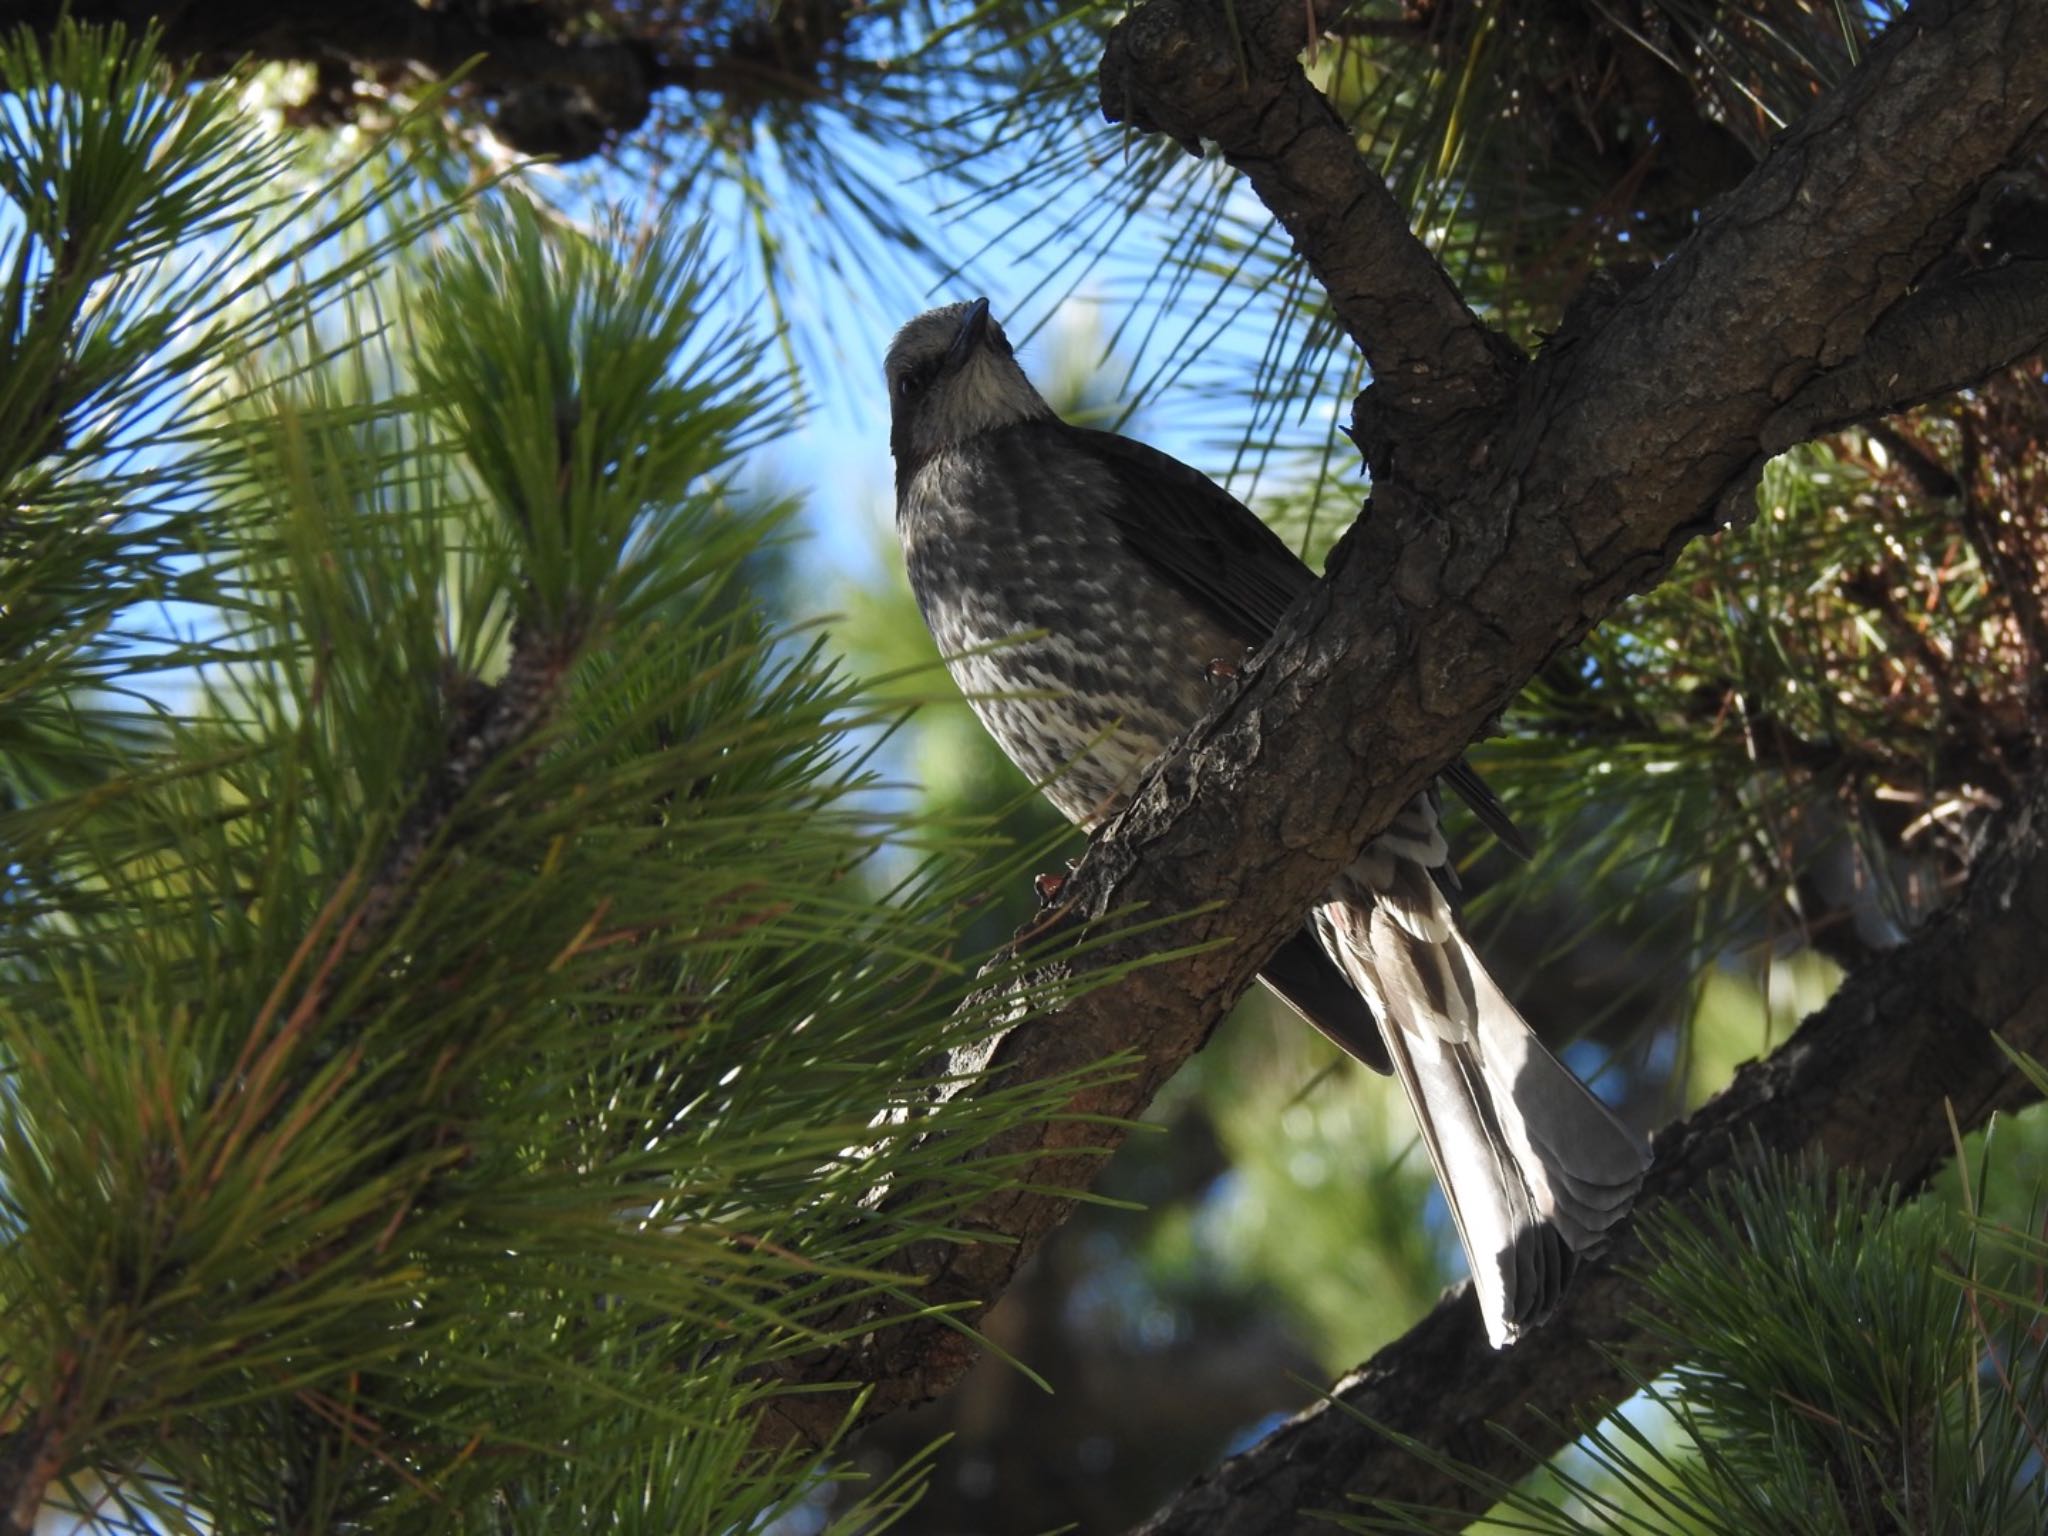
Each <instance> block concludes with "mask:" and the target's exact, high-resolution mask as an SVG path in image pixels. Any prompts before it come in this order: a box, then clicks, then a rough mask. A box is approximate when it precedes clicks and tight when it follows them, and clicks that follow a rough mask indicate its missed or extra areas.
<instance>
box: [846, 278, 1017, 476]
mask: <svg viewBox="0 0 2048 1536" xmlns="http://www.w3.org/2000/svg"><path fill="white" fill-rule="evenodd" d="M883 372H884V373H885V374H886V375H887V377H888V380H889V449H890V451H891V452H892V453H894V454H895V455H896V468H897V472H898V473H899V474H902V473H905V472H907V471H909V470H911V469H914V468H915V467H916V466H917V465H920V464H922V463H924V461H925V460H927V459H929V458H930V457H931V456H932V455H933V454H935V453H938V452H939V451H941V450H942V449H946V448H953V447H957V446H958V445H959V444H961V443H964V442H966V441H968V440H969V439H970V438H973V437H977V436H979V435H980V434H981V433H983V432H990V431H994V430H995V429H996V428H998V427H1007V426H1010V425H1012V424H1014V423H1016V422H1020V421H1030V420H1032V419H1034V418H1039V417H1046V416H1050V415H1052V414H1053V410H1052V407H1051V406H1049V405H1047V404H1046V403H1045V400H1044V399H1043V398H1042V397H1041V396H1040V395H1039V393H1038V391H1037V390H1035V389H1033V388H1032V387H1031V381H1030V380H1029V379H1027V378H1026V377H1025V376H1024V370H1023V369H1022V368H1020V367H1018V366H1017V358H1016V355H1015V354H1014V353H1013V352H1011V350H1010V341H1009V338H1008V337H1006V336H1005V335H1004V334H1003V328H1002V327H1001V326H1000V325H998V324H996V322H995V321H994V320H993V319H992V318H990V316H989V312H988V300H987V299H975V300H974V301H973V302H971V303H967V304H948V305H946V306H945V307H944V308H943V309H929V310H926V311H925V312H924V313H923V314H921V315H919V316H918V317H917V318H916V319H915V320H913V321H911V322H910V323H909V324H908V325H906V326H904V327H903V329H902V330H900V331H898V332H897V333H896V339H895V340H894V341H892V342H890V343H889V356H888V359H887V361H886V362H885V363H884V364H883Z"/></svg>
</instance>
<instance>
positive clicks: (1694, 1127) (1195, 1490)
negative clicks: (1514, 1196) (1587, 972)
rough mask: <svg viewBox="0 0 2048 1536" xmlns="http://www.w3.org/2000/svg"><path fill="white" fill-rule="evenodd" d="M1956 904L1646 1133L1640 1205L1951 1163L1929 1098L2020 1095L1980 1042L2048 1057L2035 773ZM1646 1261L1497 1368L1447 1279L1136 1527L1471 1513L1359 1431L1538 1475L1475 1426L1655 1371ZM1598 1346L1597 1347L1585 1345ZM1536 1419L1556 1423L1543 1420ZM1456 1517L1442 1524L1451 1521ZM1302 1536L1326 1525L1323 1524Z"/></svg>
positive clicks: (2010, 1103)
mask: <svg viewBox="0 0 2048 1536" xmlns="http://www.w3.org/2000/svg"><path fill="white" fill-rule="evenodd" d="M1988 846H1989V848H1990V849H1991V850H1992V851H1990V852H1988V853H1987V854H1986V855H1985V857H1984V859H1983V860H1982V862H1981V864H1980V865H1979V867H1978V868H1977V869H1976V870H1975V871H1973V872H1972V875H1971V879H1970V884H1969V888H1968V890H1967V892H1966V893H1965V895H1964V898H1963V900H1962V901H1961V903H1960V904H1959V905H1957V906H1956V907H1953V908H1951V909H1950V910H1949V911H1947V912H1946V913H1944V914H1942V915H1941V916H1940V917H1938V918H1936V919H1935V920H1934V921H1932V922H1930V923H1929V924H1928V925H1927V927H1926V928H1925V929H1924V930H1923V931H1922V932H1921V933H1920V935H1919V936H1918V937H1916V938H1915V939H1914V940H1913V941H1912V942H1911V943H1909V944H1907V945H1904V946H1902V947H1901V948H1899V949H1897V950H1894V951H1892V952H1891V953H1889V954H1887V955H1886V956H1885V957H1884V958H1882V959H1881V960H1878V961H1876V962H1874V963H1872V964H1870V965H1867V966H1865V967H1864V968H1863V969H1861V970H1859V971H1858V972H1857V973H1856V974H1855V975H1854V976H1852V977H1851V978H1850V979H1849V981H1848V982H1847V983H1845V984H1844V986H1843V987H1842V989H1841V990H1840V991H1839V992H1838V993H1837V994H1836V995H1835V997H1834V999H1833V1000H1832V1001H1831V1002H1829V1003H1828V1005H1827V1006H1826V1007H1825V1008H1822V1009H1821V1010H1820V1011H1819V1012H1818V1013H1816V1014H1814V1015H1813V1016H1812V1017H1811V1018H1809V1019H1808V1020H1806V1022H1805V1023H1804V1024H1803V1025H1801V1026H1800V1028H1799V1030H1798V1032H1797V1033H1796V1034H1795V1035H1793V1037H1792V1038H1791V1039H1790V1040H1789V1041H1787V1042H1786V1044H1785V1046H1784V1047H1783V1049H1781V1050H1779V1051H1778V1052H1777V1053H1776V1054H1774V1055H1773V1056H1771V1057H1770V1058H1769V1059H1768V1060H1766V1061H1760V1062H1752V1063H1750V1065H1748V1066H1747V1067H1745V1068H1743V1070H1742V1071H1741V1072H1740V1073H1738V1074H1737V1075H1736V1079H1735V1081H1734V1083H1733V1084H1732V1085H1731V1086H1730V1087H1729V1088H1728V1089H1727V1090H1726V1091H1725V1092H1724V1093H1722V1094H1721V1095H1720V1096H1719V1097H1718V1098H1716V1099H1715V1100H1714V1101H1713V1102H1712V1103H1710V1104H1708V1105H1707V1106H1706V1107H1705V1108H1704V1109H1702V1110H1700V1112H1699V1113H1698V1114H1696V1115H1694V1116H1693V1117H1692V1118H1691V1119H1690V1120H1688V1121H1686V1122H1685V1123H1684V1124H1682V1125H1679V1126H1674V1127H1672V1128H1671V1129H1669V1130H1667V1131H1665V1132H1664V1133H1663V1134H1662V1135H1661V1136H1659V1137H1658V1138H1657V1144H1656V1154H1657V1158H1656V1164H1655V1167H1654V1168H1653V1169H1652V1171H1651V1173H1650V1177H1649V1181H1648V1182H1647V1183H1646V1184H1645V1186H1644V1189H1643V1194H1642V1197H1641V1203H1642V1205H1644V1206H1647V1205H1649V1204H1651V1203H1653V1202H1660V1203H1661V1202H1673V1203H1677V1204H1679V1205H1681V1206H1688V1207H1690V1206H1696V1205H1697V1204H1698V1202H1699V1201H1700V1199H1701V1198H1702V1196H1703V1195H1704V1194H1705V1193H1706V1190H1707V1184H1708V1181H1709V1180H1710V1179H1711V1178H1713V1177H1715V1176H1716V1175H1719V1174H1723V1173H1727V1172H1732V1171H1735V1170H1739V1169H1741V1168H1745V1167H1748V1166H1751V1165H1752V1164H1753V1163H1755V1161H1756V1160H1757V1157H1758V1155H1759V1153H1781V1154H1798V1153H1806V1152H1819V1153H1821V1154H1823V1155H1824V1156H1825V1157H1826V1159H1827V1161H1828V1163H1829V1165H1830V1166H1832V1167H1838V1168H1849V1169H1859V1170H1863V1171H1865V1172H1868V1173H1870V1174H1873V1175H1875V1176H1877V1177H1878V1178H1881V1179H1889V1180H1895V1181H1897V1182H1898V1183H1899V1184H1901V1185H1903V1186H1905V1187H1906V1188H1908V1189H1917V1188H1919V1187H1920V1186H1921V1185H1923V1184H1925V1183H1926V1182H1927V1180H1928V1179H1929V1178H1930V1177H1932V1176H1933V1174H1934V1173H1935V1172H1936V1171H1937V1170H1938V1169H1939V1168H1940V1167H1941V1166H1942V1165H1943V1164H1944V1163H1945V1162H1947V1161H1948V1159H1949V1158H1950V1157H1951V1156H1952V1155H1953V1153H1954V1151H1955V1143H1954V1140H1953V1139H1952V1137H1951V1135H1950V1131H1949V1125H1948V1120H1947V1117H1946V1115H1945V1114H1944V1113H1943V1106H1944V1105H1948V1106H1952V1107H1953V1109H1954V1111H1955V1117H1956V1121H1957V1123H1958V1124H1959V1125H1960V1126H1961V1127H1962V1129H1963V1130H1965V1131H1970V1130H1974V1129H1976V1128H1977V1127H1979V1126H1981V1125H1982V1124H1983V1123H1984V1122H1985V1121H1986V1120H1987V1119H1989V1118H1990V1116H1991V1114H1992V1112H1993V1111H1994V1110H2000V1109H2010V1108H2012V1107H2014V1106H2016V1105H2018V1104H2020V1103H2022V1102H2025V1101H2026V1099H2027V1098H2029V1097H2031V1095H2030V1093H2029V1092H2028V1090H2027V1085H2026V1083H2025V1081H2024V1080H2023V1079H2021V1078H2020V1077H2019V1075H2018V1074H2017V1073H2015V1072H2014V1071H2013V1070H2012V1069H2011V1066H2010V1064H2009V1063H2008V1062H2007V1060H2006V1059H2005V1056H2004V1053H2003V1052H2001V1051H2000V1050H1999V1049H1998V1048H1997V1045H1996V1043H1995V1042H1994V1041H1993V1040H1992V1038H1991V1036H1992V1033H1993V1032H1994V1031H1996V1032H1997V1033H1998V1034H2000V1035H2002V1036H2003V1037H2004V1038H2005V1040H2006V1041H2007V1042H2008V1043H2010V1044H2011V1045H2013V1046H2014V1047H2015V1048H2017V1049H2019V1050H2022V1051H2025V1052H2028V1053H2029V1054H2032V1055H2034V1056H2037V1057H2040V1058H2042V1059H2048V954H2044V953H2043V951H2042V946H2041V943H2040V934H2041V932H2042V925H2043V924H2044V923H2048V778H2039V779H2036V780H2035V781H2034V782H2033V784H2032V785H2031V786H2030V787H2029V790H2028V792H2027V794H2026V796H2025V797H2024V798H2023V799H2022V800H2020V801H2019V802H2018V803H2017V804H2015V805H2013V806H2010V807H2008V808H2007V809H2006V810H2005V811H2004V812H2003V813H2002V814H2001V816H2000V817H1999V818H1998V821H1997V824H1996V825H1995V826H1994V828H1993V829H1992V831H1991V834H1990V837H1989V839H1988ZM1642 1260H1643V1250H1642V1245H1641V1243H1640V1242H1639V1241H1638V1240H1637V1238H1636V1236H1635V1234H1634V1233H1633V1231H1630V1232H1627V1233H1625V1234H1623V1236H1622V1237H1621V1238H1620V1240H1619V1241H1618V1242H1617V1243H1616V1245H1615V1247H1614V1249H1613V1250H1612V1251H1611V1252H1610V1253H1609V1254H1608V1255H1607V1257H1606V1258H1604V1259H1603V1260H1602V1261H1601V1263H1600V1264H1599V1265H1597V1266H1596V1267H1594V1268H1592V1269H1590V1270H1585V1271H1581V1273H1580V1274H1579V1275H1578V1276H1576V1277H1575V1278H1574V1280H1573V1282H1572V1289H1571V1291H1570V1293H1569V1294H1568V1295H1567V1296H1566V1299H1565V1304H1564V1307H1563V1309H1562V1310H1561V1312H1560V1313H1559V1315H1558V1316H1557V1317H1555V1318H1553V1319H1552V1320H1551V1322H1550V1323H1548V1324H1546V1325H1545V1326H1544V1327H1542V1328H1540V1329H1538V1330H1536V1331H1535V1332H1534V1333H1532V1334H1531V1335H1530V1336H1529V1337H1528V1338H1527V1339H1526V1340H1524V1341H1523V1342H1522V1343H1521V1344H1518V1345H1517V1346H1516V1347H1515V1348H1514V1349H1512V1350H1510V1351H1508V1352H1507V1353H1505V1354H1496V1353H1494V1352H1493V1351H1492V1350H1490V1349H1488V1348H1487V1345H1486V1338H1485V1335H1484V1333H1483V1332H1482V1330H1481V1328H1480V1326H1479V1319H1478V1315H1477V1313H1476V1312H1474V1310H1473V1309H1472V1306H1471V1305H1470V1303H1469V1302H1468V1301H1467V1300H1466V1298H1465V1294H1464V1293H1465V1290H1466V1289H1467V1287H1465V1286H1460V1287H1459V1288H1458V1289H1457V1290H1455V1291H1453V1292H1451V1293H1450V1294H1449V1295H1447V1296H1446V1297H1445V1299H1444V1300H1442V1301H1440V1302H1439V1303H1438V1304H1437V1306H1436V1309H1435V1310H1434V1311H1433V1312H1431V1313H1430V1314H1429V1316H1428V1317H1426V1318H1424V1319H1423V1320H1422V1321H1421V1322H1420V1323H1418V1324H1416V1326H1415V1327H1414V1328H1412V1329H1410V1330H1409V1331H1408V1333H1407V1334H1405V1335H1404V1336H1403V1337H1402V1338H1400V1339H1398V1340H1397V1341H1395V1342H1394V1343H1393V1344H1391V1345H1389V1346H1388V1347H1387V1348H1386V1349H1384V1350H1382V1351H1381V1352H1380V1353H1379V1354H1378V1355H1377V1356H1376V1357H1374V1359H1373V1360H1372V1361H1371V1362H1370V1363H1368V1364H1367V1365H1365V1366H1363V1367H1361V1368H1360V1369H1359V1370H1358V1371H1356V1372H1354V1373H1353V1374H1352V1375H1351V1376H1349V1377H1347V1378H1346V1379H1345V1380H1343V1381H1341V1382H1339V1383H1338V1384H1337V1386H1336V1387H1335V1388H1334V1389H1333V1390H1332V1396H1331V1399H1330V1400H1329V1401H1325V1402H1322V1403H1319V1404H1317V1405H1316V1406H1315V1407H1313V1408H1310V1409H1308V1410H1306V1411H1305V1412H1303V1413H1301V1414H1298V1415H1297V1416H1296V1417H1295V1418H1294V1419H1293V1420H1291V1421H1290V1422H1289V1423H1287V1424H1285V1425H1283V1426H1282V1427H1281V1428H1280V1429H1278V1430H1276V1431H1275V1432H1274V1433H1273V1434H1271V1435H1269V1436H1268V1437H1267V1438H1266V1439H1265V1440H1263V1441H1261V1442H1260V1443H1259V1444H1258V1445H1257V1446H1255V1447H1253V1448H1252V1449H1251V1450H1249V1451H1246V1452H1245V1453H1243V1454H1242V1455H1239V1456H1235V1457H1232V1458H1231V1459H1230V1460H1229V1461H1226V1462H1225V1463H1224V1464H1223V1465H1222V1466H1221V1467H1219V1468H1217V1469H1216V1470H1215V1471H1214V1472H1212V1473H1210V1474H1208V1475H1207V1476H1205V1477H1203V1478H1202V1479H1201V1480H1200V1481H1198V1482H1196V1483H1195V1484H1194V1485H1193V1486H1192V1487H1191V1488H1189V1489H1188V1490H1187V1491H1186V1492H1185V1493H1183V1494H1182V1495H1181V1496H1180V1497H1179V1498H1177V1499H1176V1500H1174V1502H1173V1503H1172V1504H1170V1505H1168V1506H1167V1507H1166V1508H1165V1509H1163V1510H1161V1511H1160V1512H1159V1513H1158V1514H1157V1515H1155V1516H1153V1517H1152V1519H1150V1520H1148V1521H1147V1522H1146V1523H1145V1524H1144V1525H1143V1526H1141V1527H1140V1528H1139V1529H1140V1530H1141V1531H1142V1532H1143V1533H1144V1536H1169V1533H1171V1536H1206V1533H1211V1532H1214V1533H1217V1536H1223V1533H1228V1536H1278V1533H1280V1532H1283V1531H1287V1532H1291V1531H1296V1530H1302V1529H1307V1528H1309V1527H1310V1525H1311V1522H1310V1521H1308V1520H1307V1519H1305V1518H1304V1515H1305V1513H1306V1512H1309V1511H1313V1510H1317V1509H1341V1508H1344V1507H1346V1506H1347V1504H1350V1505H1353V1507H1355V1504H1354V1501H1356V1500H1360V1499H1368V1498H1380V1499H1395V1500H1400V1501H1403V1502H1411V1503H1419V1504H1426V1505H1435V1506H1440V1507H1443V1508H1445V1509H1456V1510H1463V1511H1464V1512H1465V1514H1466V1516H1467V1517H1469V1516H1470V1515H1472V1514H1476V1513H1479V1512H1480V1507H1481V1506H1482V1505H1483V1503H1484V1500H1483V1499H1481V1500H1480V1501H1478V1503H1475V1499H1474V1495H1473V1494H1472V1493H1471V1491H1470V1490H1468V1489H1466V1488H1464V1487H1462V1486H1461V1485H1460V1484H1459V1483H1457V1482H1456V1481H1455V1480H1454V1479H1452V1478H1449V1477H1447V1476H1445V1475H1444V1474H1443V1473H1441V1472H1439V1471H1437V1470H1436V1469H1435V1468H1433V1467H1431V1466H1429V1465H1427V1464H1426V1463H1425V1462H1423V1461H1422V1460H1421V1459H1420V1458H1418V1457H1416V1456H1413V1455H1411V1454H1410V1453H1408V1452H1407V1451H1405V1450H1403V1449H1402V1448H1401V1447H1400V1446H1399V1445H1397V1444H1395V1443H1394V1442H1392V1441H1391V1440H1389V1439H1387V1438H1385V1437H1384V1436H1382V1435H1380V1434H1378V1433H1376V1432H1375V1431H1374V1430H1372V1429H1371V1428H1369V1427H1367V1425H1366V1424H1365V1423H1364V1422H1363V1421H1364V1420H1365V1419H1371V1420H1373V1421H1374V1422H1376V1423H1378V1424H1380V1425H1383V1426H1385V1427H1386V1428H1387V1429H1390V1430H1392V1431H1394V1432H1395V1433H1398V1434H1403V1435H1407V1436H1410V1437H1412V1438H1414V1439H1417V1440H1421V1441H1423V1442H1424V1443H1426V1444H1428V1445H1429V1446H1431V1447H1433V1448H1435V1449H1437V1450H1440V1451H1444V1452H1447V1453H1448V1454H1450V1455H1452V1456H1456V1457H1458V1458H1460V1459H1461V1460H1464V1461H1467V1462H1470V1463H1472V1464H1473V1465H1475V1466H1479V1467H1483V1468H1484V1469H1486V1470H1487V1471H1490V1472H1493V1473H1496V1474H1498V1475H1500V1476H1502V1477H1506V1478H1513V1477H1516V1476H1518V1475H1519V1474H1520V1473H1521V1472H1523V1471H1526V1470H1527V1469H1528V1467H1529V1466H1530V1465H1531V1462H1530V1460H1529V1458H1528V1456H1527V1455H1525V1454H1524V1452H1523V1451H1522V1450H1521V1449H1518V1448H1517V1447H1516V1446H1514V1445H1512V1444H1510V1443H1509V1442H1508V1440H1507V1439H1506V1438H1505V1437H1504V1436H1503V1435H1501V1434H1499V1433H1497V1432H1495V1431H1494V1430H1493V1429H1490V1428H1489V1427H1488V1426H1490V1425H1497V1426H1499V1428H1500V1429H1504V1430H1506V1431H1508V1432H1509V1433H1511V1434H1514V1435H1517V1436H1519V1437H1521V1439H1522V1440H1523V1441H1524V1442H1525V1444H1526V1445H1527V1446H1528V1447H1529V1449H1531V1450H1533V1451H1534V1452H1536V1453H1537V1454H1538V1455H1547V1454H1548V1453H1550V1452H1552V1451H1555V1450H1557V1449H1559V1448H1560V1447H1562V1446H1563V1445H1564V1444H1566V1443H1567V1442H1568V1441H1569V1439H1570V1437H1571V1431H1570V1429H1569V1428H1568V1427H1566V1428H1562V1429H1560V1428H1556V1427H1553V1425H1558V1426H1570V1425H1571V1424H1573V1423H1574V1422H1576V1421H1578V1419H1579V1418H1580V1416H1582V1415H1583V1416H1584V1417H1587V1418H1590V1417H1593V1416H1596V1415H1597V1414H1598V1413H1599V1412H1600V1411H1601V1410H1603V1409H1605V1408H1607V1407H1611V1406H1612V1405H1614V1404H1615V1403H1618V1402H1620V1401H1621V1400H1622V1399H1623V1398H1624V1397H1626V1396H1627V1395H1628V1393H1629V1392H1630V1390H1631V1385H1630V1383H1629V1381H1628V1379H1627V1378H1626V1377H1625V1376H1624V1375H1623V1373H1622V1371H1621V1370H1620V1368H1619V1367H1617V1366H1615V1365H1614V1364H1611V1363H1610V1361H1609V1359H1608V1356H1607V1355H1606V1354H1603V1353H1602V1351H1603V1350H1604V1351H1608V1352H1611V1353H1612V1354H1614V1355H1616V1356H1618V1357H1620V1358H1622V1359H1625V1360H1626V1361H1627V1362H1628V1363H1629V1365H1630V1366H1631V1367H1632V1368H1633V1369H1634V1370H1636V1371H1639V1372H1642V1373H1644V1374H1652V1373H1654V1372H1656V1371H1657V1370H1659V1369H1660V1368H1662V1367H1663V1366H1665V1365H1668V1364H1669V1363H1670V1361H1669V1360H1668V1359H1666V1358H1664V1357H1663V1356H1662V1355H1660V1354H1659V1353H1657V1351H1656V1349H1655V1346H1654V1344H1653V1342H1652V1339H1651V1336H1650V1335H1649V1334H1648V1333H1647V1331H1646V1330H1645V1329H1644V1328H1643V1327H1642V1326H1641V1325H1640V1323H1639V1322H1638V1321H1637V1319H1636V1318H1635V1316H1634V1315H1633V1313H1632V1310H1631V1305H1632V1294H1631V1287H1630V1284H1629V1282H1628V1281H1627V1280H1626V1279H1625V1278H1624V1277H1623V1275H1622V1274H1621V1273H1620V1271H1621V1270H1623V1269H1626V1268H1627V1267H1629V1266H1631V1265H1637V1264H1640V1263H1641V1262H1642ZM1593 1345H1598V1346H1599V1348H1593V1347H1590V1346H1593ZM1546 1421H1549V1422H1546ZM1463 1523H1464V1521H1463V1519H1459V1520H1447V1521H1446V1522H1445V1524H1446V1526H1447V1528H1450V1529H1456V1528H1458V1527H1459V1526H1461V1525H1462V1524H1463ZM1315 1528H1317V1529H1321V1528H1323V1527H1322V1526H1321V1525H1320V1524H1319V1523H1318V1524H1316V1525H1315Z"/></svg>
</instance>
